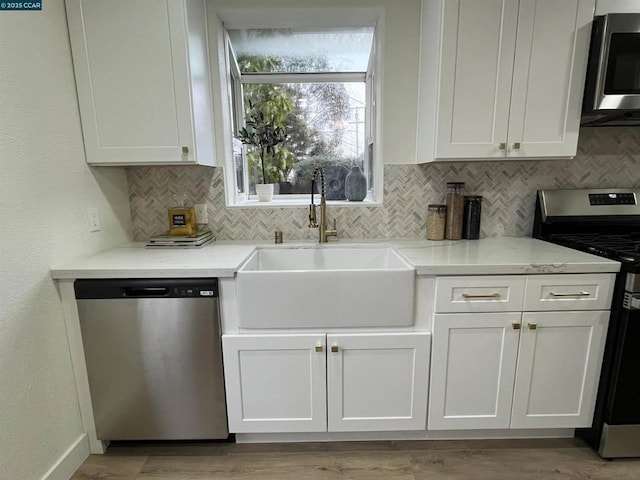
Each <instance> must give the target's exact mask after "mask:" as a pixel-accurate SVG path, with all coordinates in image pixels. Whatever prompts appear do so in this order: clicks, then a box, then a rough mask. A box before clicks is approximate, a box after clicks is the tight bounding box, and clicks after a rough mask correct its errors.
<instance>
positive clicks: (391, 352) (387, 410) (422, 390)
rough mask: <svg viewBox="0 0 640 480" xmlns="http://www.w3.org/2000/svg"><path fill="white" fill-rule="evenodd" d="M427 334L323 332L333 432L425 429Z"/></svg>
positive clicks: (427, 367) (427, 369)
mask: <svg viewBox="0 0 640 480" xmlns="http://www.w3.org/2000/svg"><path fill="white" fill-rule="evenodd" d="M430 340H431V335H430V334H429V333H383V334H382V333H381V334H353V335H350V334H344V335H327V350H328V351H327V357H328V358H327V390H328V392H327V393H328V397H327V398H328V425H329V431H332V432H353V431H366V430H370V431H382V430H424V429H425V427H426V411H427V388H428V377H429V349H430Z"/></svg>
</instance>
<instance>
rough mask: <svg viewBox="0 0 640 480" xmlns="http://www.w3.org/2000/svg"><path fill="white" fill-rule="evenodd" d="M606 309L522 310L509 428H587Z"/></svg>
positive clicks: (596, 380) (604, 331)
mask: <svg viewBox="0 0 640 480" xmlns="http://www.w3.org/2000/svg"><path fill="white" fill-rule="evenodd" d="M608 321H609V312H608V311H589V312H586V311H585V312H544V313H524V314H523V317H522V333H521V337H520V350H519V354H518V368H517V373H516V381H515V392H514V396H513V413H512V419H511V428H565V427H589V426H591V420H592V417H593V409H594V406H595V399H596V392H597V389H598V380H599V377H600V367H601V364H602V355H603V352H604V342H605V337H606V333H607V326H608Z"/></svg>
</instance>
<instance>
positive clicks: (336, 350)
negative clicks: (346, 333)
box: [331, 345, 338, 353]
mask: <svg viewBox="0 0 640 480" xmlns="http://www.w3.org/2000/svg"><path fill="white" fill-rule="evenodd" d="M331 353H338V345H331Z"/></svg>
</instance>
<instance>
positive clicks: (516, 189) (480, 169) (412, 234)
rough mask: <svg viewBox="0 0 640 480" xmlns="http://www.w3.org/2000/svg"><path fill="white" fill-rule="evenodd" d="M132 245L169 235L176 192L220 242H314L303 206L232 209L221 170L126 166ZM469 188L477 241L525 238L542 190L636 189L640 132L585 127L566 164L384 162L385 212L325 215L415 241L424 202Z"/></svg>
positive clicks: (362, 230) (352, 233) (346, 228)
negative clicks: (449, 188) (477, 219)
mask: <svg viewBox="0 0 640 480" xmlns="http://www.w3.org/2000/svg"><path fill="white" fill-rule="evenodd" d="M127 179H128V184H129V199H130V207H131V219H132V224H133V234H134V238H135V239H136V240H139V241H143V240H146V239H147V238H148V237H149V236H151V235H154V234H157V233H160V232H164V231H166V230H167V208H168V207H170V206H172V205H173V203H174V201H173V195H174V194H176V193H182V192H185V193H187V195H188V197H189V200H190V201H191V202H192V203H206V204H207V209H208V212H209V224H210V227H211V229H212V230H213V232H214V234H215V236H216V238H217V239H219V240H271V239H273V232H274V231H276V230H282V231H283V232H284V238H285V240H300V239H314V238H316V236H317V231H316V230H313V229H309V228H307V214H308V210H307V207H300V208H290V207H289V208H253V209H252V208H228V207H226V205H225V198H224V180H223V174H222V169H221V168H209V167H132V168H128V169H127ZM450 181H462V182H465V183H466V190H465V193H466V194H473V195H482V196H483V197H484V198H483V203H482V230H481V236H483V237H488V236H518V237H522V236H529V235H530V234H531V227H532V222H533V210H534V205H535V192H536V190H538V189H542V188H597V187H638V186H640V128H637V127H627V128H583V129H582V130H581V131H580V142H579V145H578V155H577V156H576V157H575V158H574V159H572V160H543V161H501V162H464V163H460V162H456V163H435V164H434V163H432V164H424V165H387V166H385V169H384V184H385V187H384V205H383V206H381V207H366V206H355V207H354V206H349V207H333V206H331V207H330V208H329V215H330V218H331V219H333V218H336V219H337V221H338V231H339V234H340V237H341V238H354V239H367V238H377V239H388V238H389V239H390V238H393V239H418V238H425V236H426V227H425V219H426V211H427V204H429V203H442V202H443V201H444V194H445V184H446V182H450Z"/></svg>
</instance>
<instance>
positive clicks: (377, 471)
mask: <svg viewBox="0 0 640 480" xmlns="http://www.w3.org/2000/svg"><path fill="white" fill-rule="evenodd" d="M87 479H95V480H97V479H100V480H107V479H109V480H143V479H148V480H152V479H153V480H209V479H215V480H218V479H229V480H241V479H242V480H246V479H260V480H293V479H295V480H321V479H322V480H324V479H349V480H360V479H362V480H365V479H366V480H377V479H394V480H396V479H397V480H441V479H443V480H444V479H446V480H449V479H456V480H458V479H473V480H485V479H486V480H503V479H517V480H530V479H536V480H541V479H580V480H586V479H594V480H595V479H598V480H599V479H608V480H639V479H640V459H637V460H635V459H633V460H614V461H607V460H602V459H601V458H600V457H598V455H597V454H596V453H594V452H593V451H592V450H591V449H589V448H588V447H587V446H586V445H585V444H583V443H582V441H580V440H575V439H553V440H474V441H402V442H336V443H296V444H289V443H288V444H231V443H227V444H224V443H192V444H174V443H162V444H133V445H132V444H119V445H114V446H112V447H110V448H109V449H108V450H107V453H106V454H105V455H91V456H90V457H89V458H88V459H87V460H86V461H85V462H84V464H83V465H82V466H81V467H80V469H79V470H78V471H77V472H76V474H75V475H74V476H73V477H72V480H87Z"/></svg>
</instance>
